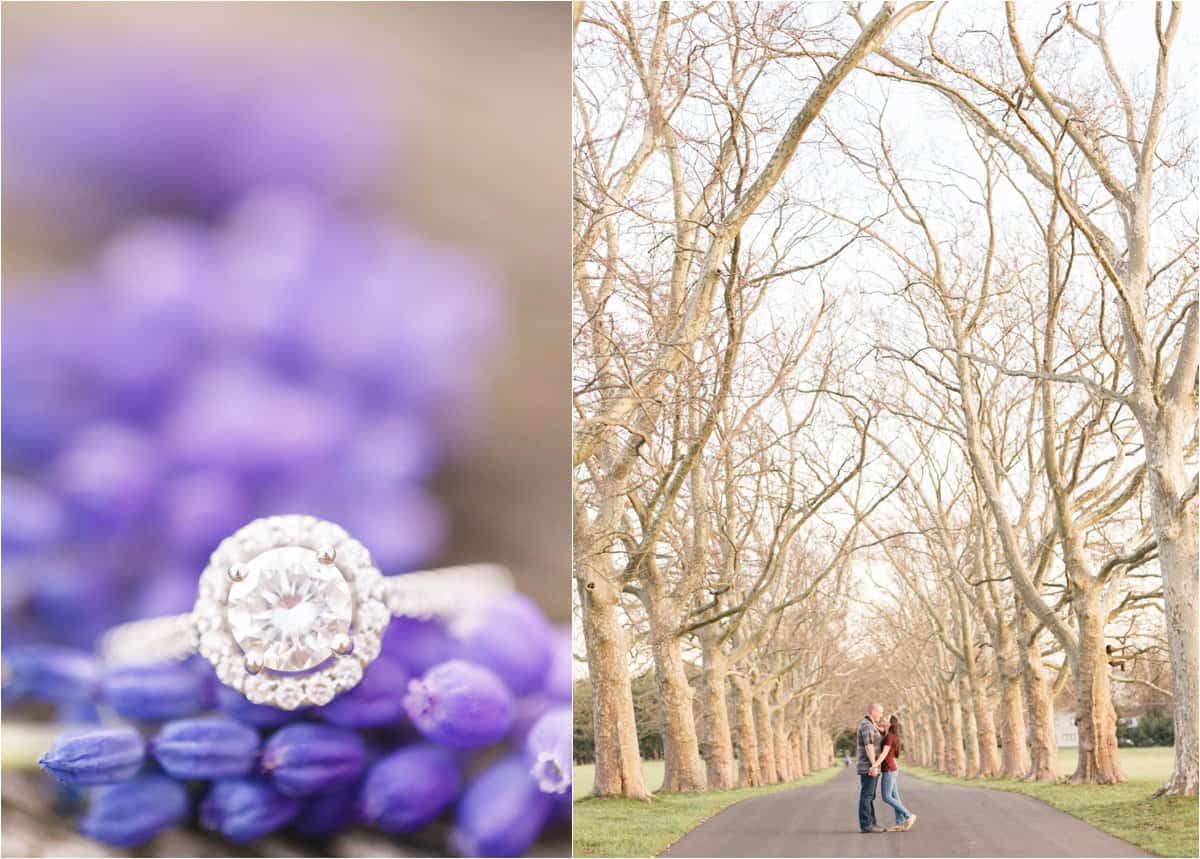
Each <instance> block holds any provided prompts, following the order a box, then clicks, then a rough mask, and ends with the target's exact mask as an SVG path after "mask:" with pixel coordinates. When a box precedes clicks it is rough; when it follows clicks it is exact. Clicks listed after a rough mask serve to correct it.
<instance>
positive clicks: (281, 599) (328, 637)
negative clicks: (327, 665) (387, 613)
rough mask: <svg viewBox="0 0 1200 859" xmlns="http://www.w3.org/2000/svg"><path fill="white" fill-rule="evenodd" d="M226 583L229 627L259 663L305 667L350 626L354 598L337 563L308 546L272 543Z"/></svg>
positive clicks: (278, 667)
mask: <svg viewBox="0 0 1200 859" xmlns="http://www.w3.org/2000/svg"><path fill="white" fill-rule="evenodd" d="M246 567H247V575H246V577H245V578H244V579H243V580H242V581H240V582H235V583H234V584H233V587H231V588H230V589H229V609H228V614H227V617H228V619H229V629H230V631H231V632H232V633H233V637H234V639H235V640H236V641H237V643H238V645H239V646H240V647H241V648H242V650H244V651H245V652H247V653H259V654H262V660H263V667H264V668H270V669H272V670H275V671H306V670H308V669H309V668H313V667H315V666H317V665H320V664H321V663H322V662H324V661H325V660H326V659H328V658H329V657H330V655H332V653H333V639H334V637H335V636H337V635H338V634H340V633H347V632H349V630H350V621H351V618H352V617H353V615H354V598H353V596H352V594H351V589H350V585H349V583H348V582H347V581H346V580H345V579H344V578H343V577H342V574H341V573H340V572H339V571H338V569H337V567H336V566H333V565H331V564H322V563H320V562H319V561H318V560H317V556H316V553H315V552H313V551H312V550H311V549H302V548H298V547H288V548H282V549H271V550H269V551H266V552H263V553H262V554H261V555H259V556H258V557H256V558H255V559H254V560H252V561H250V562H249V563H248V564H247V565H246Z"/></svg>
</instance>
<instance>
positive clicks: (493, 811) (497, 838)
mask: <svg viewBox="0 0 1200 859" xmlns="http://www.w3.org/2000/svg"><path fill="white" fill-rule="evenodd" d="M554 807H555V801H554V798H553V797H552V796H551V795H550V794H546V793H542V791H540V790H538V786H537V784H536V783H535V782H534V780H533V779H531V778H530V777H529V764H528V763H527V762H526V761H525V760H524V759H523V757H522V756H521V755H513V756H511V757H508V758H505V759H504V760H502V761H500V762H498V763H496V764H493V765H492V766H491V767H489V768H488V769H486V770H484V771H483V772H482V773H481V774H480V775H479V776H478V777H477V778H476V779H475V780H474V781H472V782H471V783H470V784H469V785H467V789H466V791H465V792H464V793H463V798H462V799H461V800H460V801H459V803H458V809H457V811H456V813H455V820H454V833H453V835H452V836H451V843H452V844H453V846H454V849H455V850H456V851H457V854H458V855H459V856H520V855H521V854H523V853H524V852H525V851H526V850H527V849H529V846H530V845H531V844H533V842H534V840H536V839H537V837H538V835H539V834H540V833H541V831H542V827H543V826H545V824H546V821H547V820H549V819H550V815H551V814H552V813H553V811H554Z"/></svg>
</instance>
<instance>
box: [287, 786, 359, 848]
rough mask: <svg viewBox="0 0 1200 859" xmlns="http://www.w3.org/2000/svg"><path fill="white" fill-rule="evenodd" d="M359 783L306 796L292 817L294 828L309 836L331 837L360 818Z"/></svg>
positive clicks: (354, 823) (353, 824)
mask: <svg viewBox="0 0 1200 859" xmlns="http://www.w3.org/2000/svg"><path fill="white" fill-rule="evenodd" d="M358 794H359V786H358V785H350V786H347V787H342V788H338V789H337V790H334V791H330V792H329V793H323V794H320V795H318V796H314V797H312V798H310V799H306V800H305V801H304V802H303V804H302V805H301V806H300V811H299V812H298V813H297V814H296V817H295V819H294V820H293V821H292V829H294V830H296V831H297V832H299V833H300V834H301V835H304V836H306V837H308V838H330V837H332V836H334V835H337V834H338V833H339V832H342V831H344V830H346V829H349V828H350V827H352V826H355V825H356V824H357V823H358V822H359V819H360V813H359V808H358Z"/></svg>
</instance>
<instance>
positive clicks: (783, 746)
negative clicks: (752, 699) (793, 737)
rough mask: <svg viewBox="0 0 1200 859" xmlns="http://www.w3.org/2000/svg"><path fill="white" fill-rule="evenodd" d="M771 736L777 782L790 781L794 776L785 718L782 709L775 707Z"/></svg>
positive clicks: (772, 716)
mask: <svg viewBox="0 0 1200 859" xmlns="http://www.w3.org/2000/svg"><path fill="white" fill-rule="evenodd" d="M771 735H772V737H773V738H774V740H775V766H776V768H777V770H778V773H779V780H780V781H792V780H793V779H794V778H795V777H796V776H795V774H794V773H793V771H792V756H791V754H790V751H791V745H790V744H789V743H788V725H787V718H786V717H785V716H784V713H783V708H782V707H776V708H775V710H774V712H773V713H772V714H771Z"/></svg>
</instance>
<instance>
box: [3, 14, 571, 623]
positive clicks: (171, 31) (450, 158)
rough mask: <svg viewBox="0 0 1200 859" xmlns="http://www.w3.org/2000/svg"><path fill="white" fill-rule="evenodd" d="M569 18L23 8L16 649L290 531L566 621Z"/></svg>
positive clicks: (11, 51)
mask: <svg viewBox="0 0 1200 859" xmlns="http://www.w3.org/2000/svg"><path fill="white" fill-rule="evenodd" d="M567 14H568V7H567V6H566V5H565V4H563V5H561V6H559V5H553V6H538V5H533V6H522V5H515V6H503V7H501V6H493V5H486V4H482V5H473V4H472V5H455V6H453V7H445V6H433V5H425V4H414V5H407V4H405V5H402V4H328V5H327V4H263V5H257V4H239V5H237V6H232V5H230V4H220V5H217V4H213V5H201V4H104V5H100V4H36V3H35V4H22V5H13V6H6V7H5V8H4V11H3V25H4V27H3V48H4V51H3V120H4V140H3V146H4V151H3V167H4V177H3V178H4V186H3V187H4V199H3V205H4V210H3V214H4V216H5V217H4V230H3V258H4V271H3V275H4V293H3V309H2V310H3V312H2V319H3V387H4V402H3V406H4V408H3V469H4V480H3V550H4V561H5V569H4V576H3V609H4V627H3V636H4V643H5V644H10V643H13V642H18V641H30V640H38V641H43V640H52V641H59V642H65V643H71V644H78V645H87V644H90V643H91V642H92V641H93V640H94V639H95V637H96V635H97V634H98V633H99V632H100V631H102V630H103V628H105V627H107V626H108V625H109V624H111V623H112V622H114V621H116V620H120V619H124V618H126V617H129V616H135V615H146V614H155V613H160V612H167V611H181V610H187V608H188V607H189V606H190V603H191V601H192V599H193V597H194V586H195V581H196V577H197V575H198V571H199V569H200V568H201V567H202V565H203V560H204V558H205V557H207V554H208V553H209V552H210V551H211V549H212V548H213V546H215V544H216V542H217V541H218V540H220V538H221V537H223V536H225V535H226V534H228V533H230V532H232V531H233V530H234V529H235V528H236V527H237V526H239V525H240V524H243V523H244V522H246V521H248V520H249V519H251V518H253V517H255V516H259V515H266V514H271V513H284V512H305V513H312V514H315V515H318V516H323V517H326V518H330V519H333V520H334V521H337V522H339V523H340V524H342V525H344V526H345V527H346V528H348V529H349V530H350V531H351V533H353V534H355V535H356V536H358V537H359V538H360V539H362V540H363V542H364V543H366V545H367V546H368V547H370V548H371V550H372V552H373V553H374V554H375V556H376V558H377V560H378V562H379V564H380V566H381V568H382V569H383V570H384V571H385V572H402V571H404V570H406V569H412V568H414V567H416V566H421V565H427V564H430V563H438V562H457V561H461V560H484V559H486V560H495V561H499V562H502V563H506V564H508V565H509V566H510V567H511V568H512V569H513V571H514V573H515V575H516V577H517V580H518V586H519V587H520V588H521V589H522V590H523V591H525V592H527V593H530V594H531V595H533V596H534V597H535V598H536V599H538V600H539V602H540V603H541V605H542V607H543V608H544V610H545V611H546V612H547V614H548V615H549V616H550V617H551V618H552V619H553V620H555V621H557V622H565V621H567V619H568V616H569V599H568V596H569V591H568V579H567V566H568V559H569V544H568V539H569V524H568V518H567V515H568V513H567V511H568V510H569V498H568V492H569V484H568V479H567V474H568V473H569V466H568V458H569V443H570V442H569V419H570V418H569V414H568V412H567V410H566V409H565V408H563V407H562V396H563V395H564V394H563V392H565V391H566V390H567V385H568V372H569V360H570V359H569V357H568V351H567V350H568V335H567V331H568V330H569V329H568V324H569V323H568V320H567V314H568V302H567V291H566V290H567V287H566V285H567V283H568V277H569V275H568V265H569V263H568V253H569V242H568V239H567V233H566V228H565V225H566V224H567V223H568V218H569V214H568V212H569V173H568V170H569V166H568V159H567V158H566V156H565V153H566V151H567V136H568V133H569V127H570V126H569V118H568V110H569V106H568V105H569V102H568V99H569V93H568V89H567V88H568V86H569V81H570V75H569V62H570V59H569V51H567V50H565V48H564V44H565V43H566V39H567V38H568V26H567V24H566V20H567Z"/></svg>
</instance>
